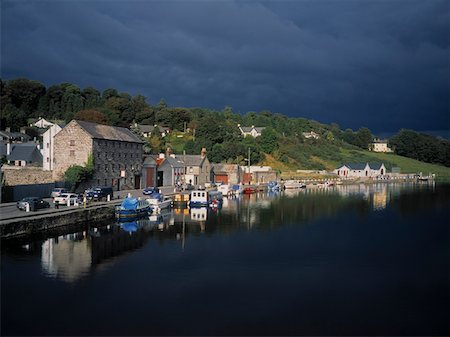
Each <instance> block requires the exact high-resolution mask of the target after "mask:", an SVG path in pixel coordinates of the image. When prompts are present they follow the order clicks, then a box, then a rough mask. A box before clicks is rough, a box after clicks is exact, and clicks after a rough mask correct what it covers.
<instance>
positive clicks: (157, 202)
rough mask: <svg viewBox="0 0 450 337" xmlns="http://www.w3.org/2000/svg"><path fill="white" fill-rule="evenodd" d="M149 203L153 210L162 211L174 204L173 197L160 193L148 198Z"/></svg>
mask: <svg viewBox="0 0 450 337" xmlns="http://www.w3.org/2000/svg"><path fill="white" fill-rule="evenodd" d="M146 201H147V203H148V204H149V205H150V208H151V209H152V211H153V212H155V213H156V212H161V210H162V209H166V208H169V207H171V206H172V203H173V201H172V198H170V197H166V196H163V195H162V194H160V193H154V194H153V195H152V197H151V198H148V199H147V200H146Z"/></svg>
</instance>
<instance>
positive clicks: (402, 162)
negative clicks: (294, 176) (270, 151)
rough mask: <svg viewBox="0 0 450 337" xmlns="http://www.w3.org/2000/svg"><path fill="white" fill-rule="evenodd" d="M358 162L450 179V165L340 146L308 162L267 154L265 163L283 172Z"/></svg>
mask: <svg viewBox="0 0 450 337" xmlns="http://www.w3.org/2000/svg"><path fill="white" fill-rule="evenodd" d="M357 162H363V163H365V162H383V163H384V164H385V165H386V167H387V169H388V170H390V169H391V168H392V167H400V170H401V173H419V172H422V173H423V174H424V175H428V174H429V173H434V174H436V176H437V179H438V180H440V181H450V167H445V166H441V165H435V164H428V163H424V162H420V161H418V160H415V159H410V158H406V157H402V156H398V155H395V154H392V153H377V152H370V151H364V150H349V149H345V148H340V149H339V153H336V152H335V153H334V154H333V158H330V157H329V156H327V155H324V154H321V155H312V154H311V155H309V157H308V159H307V162H301V161H297V162H290V163H289V164H288V165H286V164H283V163H281V162H279V161H277V160H276V159H275V158H273V157H272V156H269V155H266V159H265V160H264V161H263V165H269V166H271V167H272V168H274V169H276V170H279V171H281V172H292V171H295V170H297V169H299V170H304V169H311V168H314V167H315V168H316V169H323V168H325V169H326V170H328V171H331V170H333V169H335V168H337V167H339V166H340V165H342V164H344V163H357Z"/></svg>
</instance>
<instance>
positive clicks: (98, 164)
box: [53, 120, 144, 190]
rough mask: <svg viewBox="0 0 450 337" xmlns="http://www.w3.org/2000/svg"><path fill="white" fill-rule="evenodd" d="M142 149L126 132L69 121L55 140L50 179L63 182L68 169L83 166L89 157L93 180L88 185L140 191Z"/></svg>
mask: <svg viewBox="0 0 450 337" xmlns="http://www.w3.org/2000/svg"><path fill="white" fill-rule="evenodd" d="M142 146H143V142H142V141H141V140H140V139H139V137H138V136H136V135H135V134H134V133H133V132H131V131H130V130H129V129H127V128H121V127H115V126H109V125H103V124H97V123H91V122H85V121H78V120H72V121H71V122H70V123H69V124H67V125H66V126H65V127H64V128H63V129H62V130H61V131H59V132H58V133H57V134H56V135H55V136H54V162H53V177H54V179H55V180H60V179H62V178H63V176H64V172H65V171H66V170H67V169H68V168H69V167H70V166H72V165H80V166H84V165H86V163H87V162H88V159H89V157H90V156H92V160H93V164H94V176H93V179H92V181H90V182H88V183H89V185H100V186H112V187H113V188H114V189H116V190H123V189H139V188H142V187H143V185H144V183H142V184H141V174H142V160H143V148H142ZM141 185H142V186H141ZM87 187H88V186H87Z"/></svg>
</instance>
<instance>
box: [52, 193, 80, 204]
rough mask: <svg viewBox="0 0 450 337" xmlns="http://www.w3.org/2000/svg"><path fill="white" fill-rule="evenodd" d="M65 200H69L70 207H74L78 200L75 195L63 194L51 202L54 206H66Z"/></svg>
mask: <svg viewBox="0 0 450 337" xmlns="http://www.w3.org/2000/svg"><path fill="white" fill-rule="evenodd" d="M67 199H69V200H70V205H75V201H77V200H79V197H78V194H75V193H63V194H61V195H60V196H59V197H55V199H54V200H53V201H54V202H55V204H56V203H58V204H60V205H67Z"/></svg>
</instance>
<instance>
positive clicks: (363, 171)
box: [333, 163, 386, 178]
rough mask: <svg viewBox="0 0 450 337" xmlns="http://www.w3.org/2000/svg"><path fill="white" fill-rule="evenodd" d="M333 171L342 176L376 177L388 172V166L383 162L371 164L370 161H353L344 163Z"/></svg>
mask: <svg viewBox="0 0 450 337" xmlns="http://www.w3.org/2000/svg"><path fill="white" fill-rule="evenodd" d="M333 173H335V174H337V175H338V176H340V177H349V178H358V177H359V178H363V177H367V178H370V177H376V176H380V175H381V176H382V175H385V174H386V167H385V166H384V164H383V163H381V164H380V163H376V164H373V163H372V164H369V163H365V164H363V163H352V164H344V165H342V166H341V167H339V168H337V169H335V170H334V171H333Z"/></svg>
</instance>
